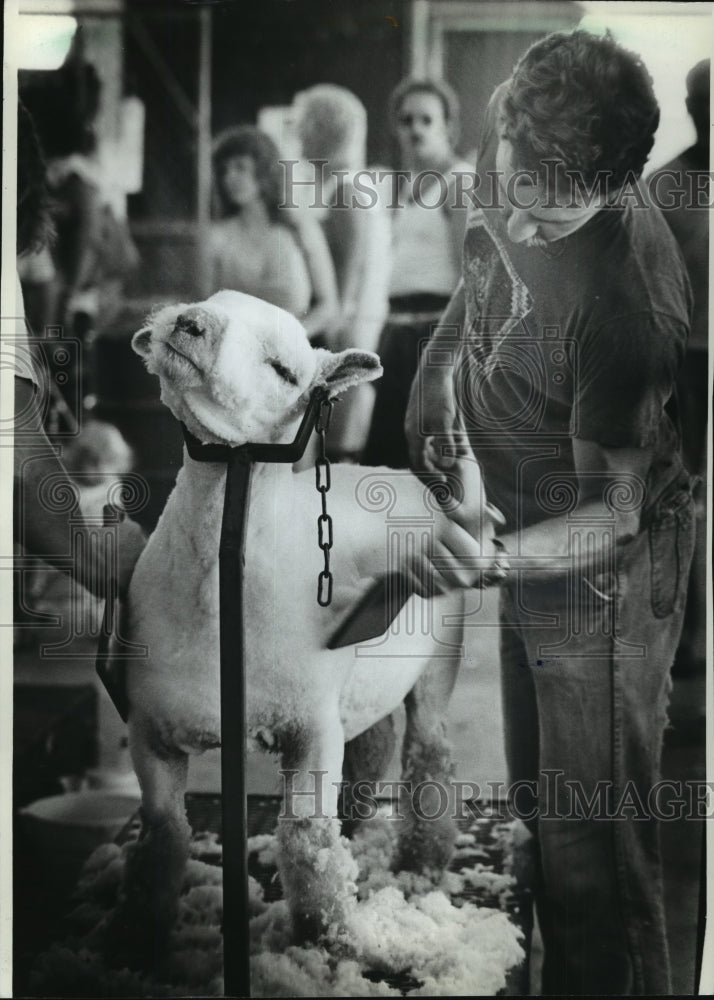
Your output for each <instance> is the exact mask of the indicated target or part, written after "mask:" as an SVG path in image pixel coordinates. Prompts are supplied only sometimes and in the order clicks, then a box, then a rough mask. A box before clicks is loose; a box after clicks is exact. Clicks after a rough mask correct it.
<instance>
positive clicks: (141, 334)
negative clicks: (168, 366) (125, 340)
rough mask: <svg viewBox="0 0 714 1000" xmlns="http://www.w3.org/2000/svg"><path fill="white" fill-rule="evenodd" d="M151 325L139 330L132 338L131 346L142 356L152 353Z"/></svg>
mask: <svg viewBox="0 0 714 1000" xmlns="http://www.w3.org/2000/svg"><path fill="white" fill-rule="evenodd" d="M150 345H151V327H150V326H145V327H143V328H142V329H141V330H137V332H136V333H135V334H134V336H133V337H132V338H131V346H132V347H133V349H134V350H135V351H136V353H137V354H140V355H141V356H142V358H145V357H147V356H148V355H149V354H150V353H151V348H150Z"/></svg>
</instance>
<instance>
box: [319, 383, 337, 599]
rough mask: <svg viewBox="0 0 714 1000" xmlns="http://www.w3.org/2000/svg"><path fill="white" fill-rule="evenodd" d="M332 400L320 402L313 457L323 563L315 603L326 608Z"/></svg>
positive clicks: (329, 586)
mask: <svg viewBox="0 0 714 1000" xmlns="http://www.w3.org/2000/svg"><path fill="white" fill-rule="evenodd" d="M333 405H334V404H333V400H331V399H324V400H323V401H322V402H321V403H320V409H319V411H318V415H317V420H316V421H315V430H316V432H317V436H318V438H319V439H320V453H319V455H318V456H317V458H316V459H315V488H316V490H317V492H318V493H319V494H320V502H321V504H322V512H321V513H320V516H319V517H318V519H317V544H318V545H319V547H320V548H321V549H322V554H323V556H324V559H325V565H324V568H323V569H322V571H321V572H320V574H319V575H318V578H317V603H318V604H319V605H320V606H321V607H323V608H326V607H327V606H328V604H330V602H331V601H332V573H331V571H330V549H331V548H332V541H333V538H332V518H331V517H330V515H329V514H328V513H327V494H328V492H329V489H330V486H331V485H332V481H331V475H330V460H329V459H328V457H327V453H326V443H325V435H326V433H327V428H328V427H329V426H330V418H331V417H332V407H333Z"/></svg>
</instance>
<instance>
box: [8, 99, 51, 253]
mask: <svg viewBox="0 0 714 1000" xmlns="http://www.w3.org/2000/svg"><path fill="white" fill-rule="evenodd" d="M53 236H54V226H53V223H52V215H51V211H50V198H49V193H48V191H47V183H46V181H45V161H44V157H43V155H42V147H41V146H40V140H39V139H38V137H37V131H36V129H35V123H34V122H33V120H32V116H31V115H30V112H29V111H28V110H27V108H26V107H25V105H24V104H23V103H22V101H19V102H18V105H17V253H18V255H20V254H23V253H29V252H30V251H34V250H40V249H41V248H42V247H43V246H45V245H47V244H48V243H50V242H51V240H52V237H53Z"/></svg>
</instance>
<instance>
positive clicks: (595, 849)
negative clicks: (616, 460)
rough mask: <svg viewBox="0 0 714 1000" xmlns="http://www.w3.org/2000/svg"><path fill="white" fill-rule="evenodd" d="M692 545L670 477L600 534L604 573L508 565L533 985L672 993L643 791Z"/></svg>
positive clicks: (509, 668)
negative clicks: (607, 549) (633, 514)
mask: <svg viewBox="0 0 714 1000" xmlns="http://www.w3.org/2000/svg"><path fill="white" fill-rule="evenodd" d="M693 545H694V513H693V503H692V499H691V489H690V484H689V481H688V477H687V476H686V474H683V475H682V476H681V477H680V479H679V480H678V481H677V482H676V483H675V484H674V485H673V486H671V487H670V488H669V489H668V490H667V492H666V495H665V496H663V497H662V499H661V501H660V502H659V503H658V504H657V506H656V508H655V510H654V512H653V515H652V517H651V518H650V519H649V521H648V523H647V524H645V525H644V526H643V528H642V529H641V530H640V532H639V534H637V535H636V536H635V537H633V538H631V539H630V540H628V541H626V542H625V543H623V544H618V545H617V546H615V548H614V558H613V559H612V563H611V567H610V571H609V572H607V573H599V574H598V575H597V576H595V577H593V578H592V579H588V580H584V579H583V578H582V576H580V577H578V576H577V574H575V573H574V572H573V573H570V574H569V575H567V576H566V577H563V576H561V577H560V578H559V579H557V580H553V581H552V582H549V583H547V584H527V583H526V582H525V580H523V579H521V580H519V579H518V577H517V575H516V576H515V578H512V579H511V580H510V581H509V583H508V584H507V585H506V586H504V588H503V590H502V597H501V628H502V637H501V660H502V664H501V669H502V690H503V709H504V717H505V733H506V756H507V761H508V767H509V771H510V779H511V782H522V784H521V785H516V786H515V789H514V787H513V785H512V791H516V793H517V795H518V796H519V797H520V801H518V799H517V798H514V803H513V804H514V806H515V807H516V808H517V809H518V814H519V815H521V816H522V817H523V818H528V824H527V825H529V826H530V828H531V830H532V831H533V832H534V833H535V835H536V836H535V841H534V843H535V846H536V850H537V855H538V857H537V865H536V867H537V868H538V870H539V874H538V878H537V885H536V887H535V888H536V891H535V898H536V906H537V912H538V918H539V923H540V926H541V932H542V935H543V943H544V949H545V955H544V965H543V983H542V990H543V993H544V994H575V995H577V994H580V995H582V994H601V995H605V994H609V995H613V994H614V995H617V994H619V995H623V994H628V995H641V994H647V993H653V994H662V993H669V992H671V988H670V976H669V959H668V951H667V940H666V934H665V919H664V906H663V885H662V870H661V862H660V855H659V834H658V820H657V818H656V814H655V815H654V816H653V815H652V812H651V809H649V808H648V802H649V801H650V799H649V798H648V796H650V794H651V789H652V786H653V784H654V783H655V782H656V781H657V780H658V777H659V766H660V757H661V749H662V736H663V732H664V727H665V724H666V713H667V704H668V699H669V691H670V687H671V681H670V677H669V671H670V667H671V665H672V662H673V659H674V654H675V651H676V648H677V643H678V640H679V635H680V632H681V627H682V618H683V610H684V603H685V596H686V586H687V577H688V569H689V564H690V561H691V556H692V550H693ZM533 782H535V783H537V785H534V784H531V783H533ZM569 782H573V783H575V787H576V789H577V794H576V792H574V791H573V787H574V786H573V785H570V784H569ZM529 792H530V793H531V794H533V796H534V797H533V801H532V802H531V805H533V806H534V808H533V810H532V816H531V815H530V814H529V809H528V793H529ZM598 795H602V796H603V797H602V798H601V799H599V798H598ZM638 800H639V801H640V802H641V803H643V804H644V807H645V808H644V815H643V814H642V809H641V808H640V806H639V803H638ZM578 802H579V803H580V804H579V805H578ZM583 803H585V805H584V806H583ZM588 803H589V804H590V805H592V804H594V805H595V808H592V809H591V808H589V805H588ZM598 803H601V806H600V807H598Z"/></svg>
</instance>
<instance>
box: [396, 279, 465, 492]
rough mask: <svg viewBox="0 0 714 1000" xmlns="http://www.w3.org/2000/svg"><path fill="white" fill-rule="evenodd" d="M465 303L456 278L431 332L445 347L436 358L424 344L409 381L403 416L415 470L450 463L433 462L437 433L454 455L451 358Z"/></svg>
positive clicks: (440, 471) (431, 469)
mask: <svg viewBox="0 0 714 1000" xmlns="http://www.w3.org/2000/svg"><path fill="white" fill-rule="evenodd" d="M465 316H466V304H465V300H464V287H463V283H462V282H459V284H458V285H457V287H456V291H455V292H454V294H453V295H452V296H451V300H450V301H449V304H448V305H447V307H446V309H445V310H444V313H443V315H442V317H441V320H440V321H439V325H438V326H437V327H436V328H435V330H434V332H433V333H432V336H431V341H430V343H431V344H433V345H435V346H437V347H438V345H439V341H442V342H443V345H444V351H443V352H440V353H439V357H438V358H437V359H436V360H437V361H438V364H437V363H434V361H435V359H434V358H433V357H432V354H433V352H432V351H431V350H430V349H429V348H427V349H426V350H425V351H424V353H423V354H422V358H421V363H420V365H419V370H418V371H417V374H416V377H415V379H414V381H413V382H412V388H411V392H410V394H409V403H408V405H407V412H406V417H405V419H404V431H405V433H406V436H407V443H408V445H409V458H410V462H411V467H412V468H413V469H414V470H415V471H416V472H424V471H426V472H429V473H430V474H432V475H437V476H443V468H444V467H447V466H448V465H449V464H450V463H449V460H448V459H445V460H444V462H443V465H442V468H438V467H436V466H435V465H434V462H433V449H432V447H431V442H430V438H431V437H433V436H434V435H438V437H439V440H440V443H441V444H443V445H445V451H448V452H450V453H451V454H452V455H455V454H456V453H457V451H458V449H457V439H458V431H459V423H458V419H457V413H456V404H455V402H454V389H453V378H454V362H455V360H456V351H457V348H458V346H459V344H460V341H461V337H462V333H463V327H464V321H465Z"/></svg>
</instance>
